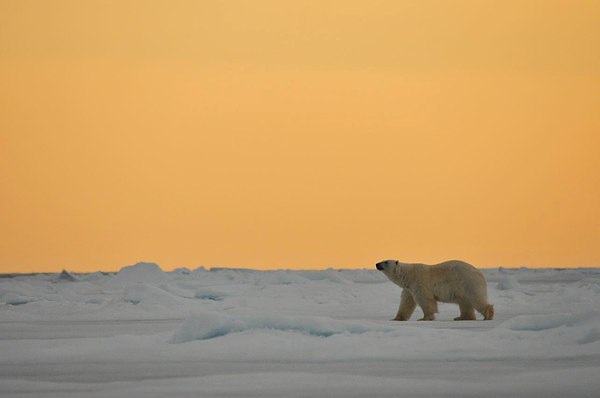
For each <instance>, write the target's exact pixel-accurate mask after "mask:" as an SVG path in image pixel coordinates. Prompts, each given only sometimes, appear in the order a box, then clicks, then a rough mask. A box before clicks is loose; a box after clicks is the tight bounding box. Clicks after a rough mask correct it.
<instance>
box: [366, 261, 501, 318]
mask: <svg viewBox="0 0 600 398" xmlns="http://www.w3.org/2000/svg"><path fill="white" fill-rule="evenodd" d="M377 268H378V269H380V270H381V271H382V272H383V273H384V274H385V275H386V276H387V277H388V278H389V279H390V280H391V281H392V282H394V283H395V284H397V285H398V286H400V287H401V288H402V289H403V290H402V295H401V297H400V307H399V308H398V313H397V315H396V317H395V318H394V320H396V321H406V320H408V319H409V318H410V317H411V315H412V314H413V312H414V310H415V307H416V306H417V305H418V306H419V307H421V309H422V310H423V318H421V319H420V320H424V321H430V320H433V319H435V313H437V312H438V309H437V303H438V301H439V302H442V303H455V304H458V306H459V308H460V316H459V317H458V318H455V320H474V319H475V310H477V311H478V312H479V313H481V314H482V315H483V317H484V319H485V320H490V319H493V317H494V306H492V305H491V304H489V303H488V300H487V283H486V281H485V278H484V277H483V274H482V273H481V271H479V270H478V269H477V268H475V267H473V266H472V265H470V264H467V263H465V262H463V261H459V260H452V261H446V262H443V263H441V264H437V265H426V264H406V263H401V262H399V261H396V260H387V261H382V262H381V263H378V264H377Z"/></svg>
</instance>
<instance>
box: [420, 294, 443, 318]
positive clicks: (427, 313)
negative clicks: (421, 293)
mask: <svg viewBox="0 0 600 398" xmlns="http://www.w3.org/2000/svg"><path fill="white" fill-rule="evenodd" d="M417 304H419V307H421V309H422V310H423V318H421V319H419V321H433V320H434V319H435V313H436V312H438V308H437V301H435V299H433V298H421V299H420V300H418V301H417Z"/></svg>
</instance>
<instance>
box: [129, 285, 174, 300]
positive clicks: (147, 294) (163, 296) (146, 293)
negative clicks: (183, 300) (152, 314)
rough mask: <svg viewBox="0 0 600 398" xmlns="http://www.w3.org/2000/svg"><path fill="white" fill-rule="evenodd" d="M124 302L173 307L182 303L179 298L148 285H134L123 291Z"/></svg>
mask: <svg viewBox="0 0 600 398" xmlns="http://www.w3.org/2000/svg"><path fill="white" fill-rule="evenodd" d="M123 301H125V302H127V303H131V304H139V303H144V304H150V305H173V304H178V303H180V300H179V298H178V297H177V296H175V295H173V294H171V293H169V292H167V291H165V290H163V289H161V288H159V287H157V286H153V285H148V284H147V283H141V282H139V283H132V284H129V285H127V286H125V289H124V290H123Z"/></svg>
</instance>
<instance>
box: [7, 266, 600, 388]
mask: <svg viewBox="0 0 600 398" xmlns="http://www.w3.org/2000/svg"><path fill="white" fill-rule="evenodd" d="M483 272H484V275H485V276H486V279H487V281H488V294H489V298H490V302H491V303H493V304H494V306H495V313H496V318H495V319H494V320H493V321H482V320H481V317H480V316H479V315H478V316H479V320H477V321H463V322H455V321H452V319H453V318H454V317H455V316H457V315H458V307H457V306H456V305H452V304H441V305H440V307H439V309H440V313H439V314H437V320H436V321H432V322H417V321H416V319H418V318H419V317H420V316H421V313H420V310H419V309H418V308H417V310H416V312H415V314H414V315H413V318H412V319H411V320H410V321H408V322H392V321H390V320H389V319H391V318H393V317H394V315H395V313H396V310H397V308H398V302H399V298H400V289H399V288H398V287H397V286H395V285H394V284H392V283H391V282H389V281H388V280H387V279H386V278H385V277H384V276H383V275H382V274H381V273H380V272H378V271H376V270H375V269H373V270H331V269H330V270H324V271H284V270H281V271H250V270H240V269H227V268H222V269H212V270H206V269H204V268H200V269H197V270H193V271H191V270H189V269H186V268H180V269H177V270H175V271H173V272H163V271H162V270H161V269H160V267H159V266H158V265H156V264H152V263H138V264H136V265H133V266H128V267H124V268H123V269H122V270H121V271H120V272H118V273H116V274H104V273H99V272H98V273H93V274H75V273H71V272H68V271H63V272H62V273H60V274H51V275H50V274H44V275H41V274H40V275H28V276H19V275H12V276H5V277H4V278H1V279H0V395H1V396H3V397H4V396H6V397H13V396H14V397H38V396H44V397H81V396H95V397H123V396H127V397H164V396H166V395H168V394H169V395H172V396H177V397H317V396H328V397H366V396H377V397H430V396H456V397H469V396H486V397H517V396H518V397H538V396H544V397H597V396H598V391H600V379H599V378H598V375H599V374H600V269H596V268H582V269H566V270H557V269H536V270H532V269H524V268H522V269H507V268H499V269H485V270H483Z"/></svg>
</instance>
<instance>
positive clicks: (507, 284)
mask: <svg viewBox="0 0 600 398" xmlns="http://www.w3.org/2000/svg"><path fill="white" fill-rule="evenodd" d="M519 286H521V284H520V283H519V281H518V280H517V278H515V277H514V276H511V275H505V276H503V277H502V278H501V279H500V280H499V281H498V285H497V286H496V287H497V288H498V290H511V289H515V288H518V287H519Z"/></svg>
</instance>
